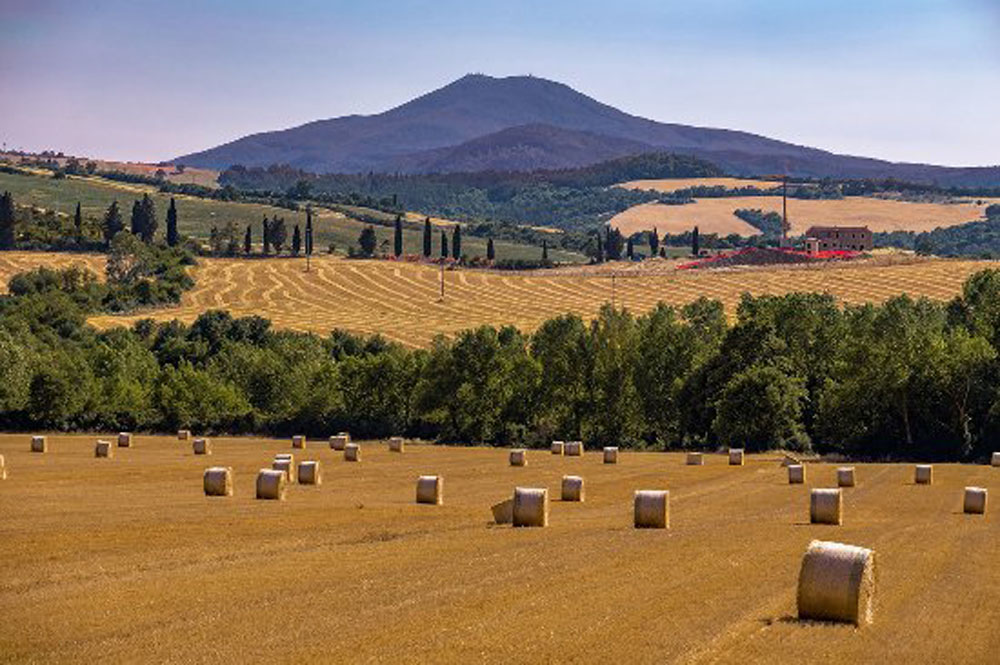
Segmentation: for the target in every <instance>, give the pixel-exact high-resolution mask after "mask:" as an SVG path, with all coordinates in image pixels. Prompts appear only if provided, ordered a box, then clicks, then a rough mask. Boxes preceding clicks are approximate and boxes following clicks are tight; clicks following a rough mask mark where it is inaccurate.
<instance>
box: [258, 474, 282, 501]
mask: <svg viewBox="0 0 1000 665" xmlns="http://www.w3.org/2000/svg"><path fill="white" fill-rule="evenodd" d="M287 488H288V476H287V475H286V473H285V472H284V471H280V470H275V469H261V470H260V471H258V472H257V498H258V499H270V500H272V501H284V500H285V492H286V491H287Z"/></svg>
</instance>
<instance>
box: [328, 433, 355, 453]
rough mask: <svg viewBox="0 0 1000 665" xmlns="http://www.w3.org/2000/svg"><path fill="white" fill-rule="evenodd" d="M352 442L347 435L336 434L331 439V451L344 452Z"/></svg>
mask: <svg viewBox="0 0 1000 665" xmlns="http://www.w3.org/2000/svg"><path fill="white" fill-rule="evenodd" d="M350 442H351V437H350V436H348V435H345V434H336V435H334V436H331V437H330V449H331V450H343V449H344V447H345V446H346V445H347V444H348V443H350Z"/></svg>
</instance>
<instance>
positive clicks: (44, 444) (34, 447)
mask: <svg viewBox="0 0 1000 665" xmlns="http://www.w3.org/2000/svg"><path fill="white" fill-rule="evenodd" d="M48 450H49V439H48V437H46V436H33V437H31V452H33V453H45V452H48Z"/></svg>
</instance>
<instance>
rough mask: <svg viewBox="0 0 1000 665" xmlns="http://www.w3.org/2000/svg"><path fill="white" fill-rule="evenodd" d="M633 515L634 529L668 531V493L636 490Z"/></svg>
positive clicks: (665, 491) (664, 491)
mask: <svg viewBox="0 0 1000 665" xmlns="http://www.w3.org/2000/svg"><path fill="white" fill-rule="evenodd" d="M633 513H634V515H633V517H634V520H633V521H634V522H635V528H636V529H669V528H670V492H668V491H667V490H636V493H635V500H634V501H633Z"/></svg>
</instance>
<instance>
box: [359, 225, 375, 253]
mask: <svg viewBox="0 0 1000 665" xmlns="http://www.w3.org/2000/svg"><path fill="white" fill-rule="evenodd" d="M358 246H360V247H361V255H362V256H367V257H371V256H374V255H375V248H376V247H377V246H378V237H377V236H376V235H375V227H374V226H372V225H371V224H369V225H368V226H366V227H365V228H363V229H362V230H361V235H360V236H358Z"/></svg>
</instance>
